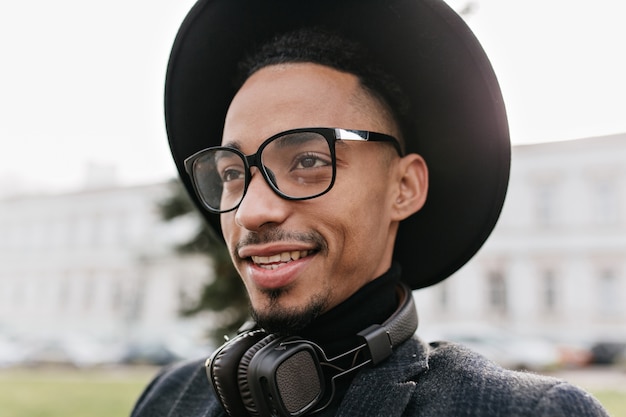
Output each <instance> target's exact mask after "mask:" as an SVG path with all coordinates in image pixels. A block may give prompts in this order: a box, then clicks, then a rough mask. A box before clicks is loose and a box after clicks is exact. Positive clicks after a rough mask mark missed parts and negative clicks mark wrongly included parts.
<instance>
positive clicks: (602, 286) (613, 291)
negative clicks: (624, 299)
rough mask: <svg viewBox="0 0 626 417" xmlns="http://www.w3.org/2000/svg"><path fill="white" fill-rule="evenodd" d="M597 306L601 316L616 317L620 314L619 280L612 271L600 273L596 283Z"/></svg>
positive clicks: (607, 270) (606, 270)
mask: <svg viewBox="0 0 626 417" xmlns="http://www.w3.org/2000/svg"><path fill="white" fill-rule="evenodd" d="M598 306H599V312H600V314H601V315H603V316H616V315H618V314H619V313H620V306H621V303H620V288H619V279H618V277H617V274H616V272H615V271H614V270H613V269H604V270H602V271H600V276H599V281H598Z"/></svg>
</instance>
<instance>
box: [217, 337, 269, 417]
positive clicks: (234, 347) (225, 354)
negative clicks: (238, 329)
mask: <svg viewBox="0 0 626 417" xmlns="http://www.w3.org/2000/svg"><path fill="white" fill-rule="evenodd" d="M265 337H267V333H265V332H264V331H262V330H255V331H252V332H246V333H242V334H241V335H239V336H237V337H236V338H234V339H232V340H231V341H230V342H228V343H226V344H224V345H222V347H221V348H220V349H219V350H218V351H217V352H216V353H215V354H214V356H213V358H212V359H211V362H210V368H209V369H207V374H208V375H209V381H210V382H211V385H212V386H213V388H214V391H215V393H216V395H217V398H218V399H219V400H220V402H221V403H222V406H223V407H224V409H225V410H226V412H227V413H228V415H230V416H245V415H247V407H246V406H245V405H244V403H243V402H242V398H241V395H240V390H239V384H238V381H237V374H238V368H239V362H240V361H241V358H242V356H243V355H244V354H245V353H246V352H247V351H248V350H249V349H250V347H252V346H255V345H256V344H257V343H258V342H259V341H260V340H262V339H264V338H265Z"/></svg>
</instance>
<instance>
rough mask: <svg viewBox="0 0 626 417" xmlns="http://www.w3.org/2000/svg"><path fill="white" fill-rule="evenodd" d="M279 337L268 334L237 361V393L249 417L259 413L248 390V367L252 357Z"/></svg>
mask: <svg viewBox="0 0 626 417" xmlns="http://www.w3.org/2000/svg"><path fill="white" fill-rule="evenodd" d="M278 338H279V336H277V335H275V334H270V335H268V336H266V337H264V338H263V339H261V340H260V341H258V342H257V343H256V344H255V345H253V346H251V347H250V348H249V349H248V350H247V351H246V352H245V353H244V354H243V356H242V357H241V360H240V361H239V367H238V370H237V383H238V386H239V392H240V394H241V401H242V402H243V405H244V407H245V408H246V410H248V412H249V413H250V415H251V416H258V415H259V412H258V411H257V410H258V409H257V406H256V404H255V403H254V399H253V398H252V391H251V390H250V384H249V383H248V367H249V366H250V362H251V361H252V359H253V358H254V355H256V354H257V352H258V351H260V350H261V349H262V348H264V347H265V346H267V345H269V344H270V343H272V342H273V341H274V340H276V339H278Z"/></svg>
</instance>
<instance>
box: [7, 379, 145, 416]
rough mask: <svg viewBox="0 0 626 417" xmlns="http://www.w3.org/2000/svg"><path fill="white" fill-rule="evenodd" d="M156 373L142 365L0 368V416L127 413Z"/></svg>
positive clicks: (108, 414) (113, 414)
mask: <svg viewBox="0 0 626 417" xmlns="http://www.w3.org/2000/svg"><path fill="white" fill-rule="evenodd" d="M155 372H156V370H154V369H145V368H143V369H124V370H120V369H99V370H76V369H17V370H0V416H1V417H61V416H64V417H105V416H106V417H115V416H128V415H130V411H131V409H132V407H133V404H134V403H135V401H136V399H137V397H138V396H139V395H140V393H141V391H142V390H143V388H144V387H145V386H146V385H147V384H148V382H149V380H150V379H151V377H152V376H153V375H154V373H155Z"/></svg>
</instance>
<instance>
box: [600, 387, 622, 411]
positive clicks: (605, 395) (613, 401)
mask: <svg viewBox="0 0 626 417" xmlns="http://www.w3.org/2000/svg"><path fill="white" fill-rule="evenodd" d="M623 388H624V387H622V389H623ZM592 394H593V395H594V396H595V397H596V398H597V399H598V401H600V402H601V403H602V405H603V406H604V408H606V409H607V411H608V412H609V414H610V415H611V416H612V417H626V391H617V390H604V391H594V392H592Z"/></svg>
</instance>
